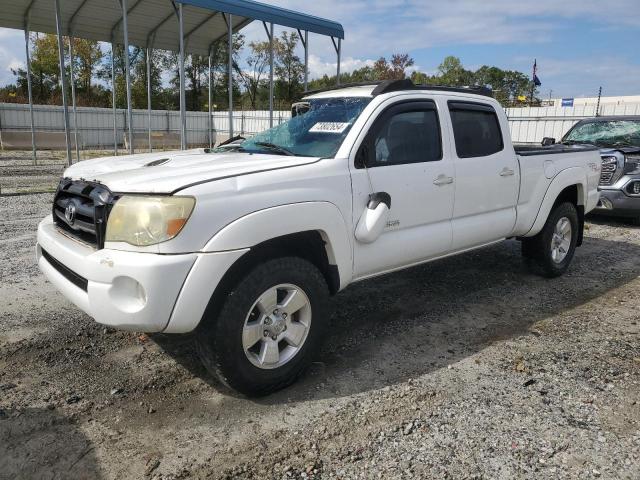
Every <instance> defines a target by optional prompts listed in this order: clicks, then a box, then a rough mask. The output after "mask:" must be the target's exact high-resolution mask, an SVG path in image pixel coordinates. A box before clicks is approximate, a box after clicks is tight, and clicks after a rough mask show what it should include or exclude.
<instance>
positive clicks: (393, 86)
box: [304, 78, 493, 97]
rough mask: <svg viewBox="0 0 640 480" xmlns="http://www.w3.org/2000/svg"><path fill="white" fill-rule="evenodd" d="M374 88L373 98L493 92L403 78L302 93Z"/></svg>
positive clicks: (491, 95) (478, 87) (486, 95)
mask: <svg viewBox="0 0 640 480" xmlns="http://www.w3.org/2000/svg"><path fill="white" fill-rule="evenodd" d="M368 86H375V88H374V89H373V91H372V92H371V95H373V96H374V97H376V96H378V95H382V94H383V93H390V92H400V91H405V90H432V91H438V92H457V93H473V94H475V95H483V96H485V97H493V91H492V90H491V89H490V88H487V87H483V86H480V85H470V86H464V87H450V86H447V85H416V84H414V83H413V82H412V81H411V80H410V79H408V78H405V79H402V80H383V81H378V82H362V83H347V84H343V85H336V86H334V87H330V88H323V89H319V90H311V91H306V92H304V95H312V94H315V93H322V92H331V91H333V90H341V89H343V88H349V87H368Z"/></svg>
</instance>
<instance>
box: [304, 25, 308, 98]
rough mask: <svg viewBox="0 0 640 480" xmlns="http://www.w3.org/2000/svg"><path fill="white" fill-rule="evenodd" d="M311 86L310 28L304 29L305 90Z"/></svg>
mask: <svg viewBox="0 0 640 480" xmlns="http://www.w3.org/2000/svg"><path fill="white" fill-rule="evenodd" d="M308 88H309V30H305V31H304V91H305V92H306V91H307V89H308Z"/></svg>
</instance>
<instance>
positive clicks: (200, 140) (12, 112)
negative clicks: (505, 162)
mask: <svg viewBox="0 0 640 480" xmlns="http://www.w3.org/2000/svg"><path fill="white" fill-rule="evenodd" d="M505 111H506V113H507V116H508V117H509V126H510V128H511V136H512V138H513V141H514V142H516V143H539V142H540V141H541V140H542V138H543V137H554V138H556V139H560V138H561V137H562V136H563V135H564V134H565V133H566V132H567V131H568V130H569V129H570V128H571V127H572V126H573V125H574V124H575V123H576V122H578V121H579V120H581V119H583V118H587V117H593V116H594V115H595V113H596V106H595V105H588V106H575V107H571V108H567V107H562V106H560V105H556V106H553V107H523V108H507V109H505ZM34 114H35V125H36V130H38V131H63V130H64V119H63V115H62V107H58V106H49V105H35V106H34ZM600 115H640V102H639V103H624V104H605V105H600ZM290 116H291V112H289V111H276V112H274V124H276V125H277V124H279V123H281V122H283V121H285V120H287V119H288V118H289V117H290ZM69 120H70V122H71V127H72V131H73V113H72V112H71V111H70V115H69ZM116 120H117V138H118V143H119V144H120V145H122V143H123V138H124V131H125V125H126V120H127V111H126V110H117V115H116ZM212 123H213V130H214V131H217V132H219V133H221V134H225V133H227V132H228V129H229V114H228V112H215V113H214V114H213V122H212ZM133 124H134V132H136V133H145V132H146V131H147V128H148V119H147V111H146V110H134V111H133ZM233 124H234V133H235V134H236V135H237V134H244V135H249V134H253V133H257V132H261V131H263V130H266V129H267V128H269V112H268V111H235V112H234V120H233ZM29 125H30V124H29V106H28V105H22V104H13V103H0V130H8V131H29V129H30V127H29ZM151 125H152V131H154V132H163V131H166V132H174V133H179V132H180V113H179V112H177V111H166V110H154V111H152V114H151ZM208 129H209V123H208V113H207V112H187V143H188V144H189V145H194V146H195V145H207V144H208V142H209V140H208V139H209V130H208ZM78 131H79V143H80V145H81V146H82V148H99V149H106V150H109V149H111V148H113V112H112V110H111V109H110V108H87V107H79V108H78ZM220 136H221V137H222V136H223V135H220Z"/></svg>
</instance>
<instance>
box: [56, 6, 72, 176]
mask: <svg viewBox="0 0 640 480" xmlns="http://www.w3.org/2000/svg"><path fill="white" fill-rule="evenodd" d="M54 3H55V9H56V32H57V35H58V61H59V64H60V82H61V84H62V110H63V112H64V136H65V141H66V142H67V165H69V166H71V136H70V133H69V131H70V127H69V106H68V105H67V76H66V69H65V66H64V41H63V39H62V17H61V15H60V0H54Z"/></svg>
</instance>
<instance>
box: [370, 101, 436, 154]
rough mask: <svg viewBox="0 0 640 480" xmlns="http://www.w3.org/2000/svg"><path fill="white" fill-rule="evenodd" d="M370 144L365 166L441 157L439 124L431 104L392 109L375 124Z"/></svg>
mask: <svg viewBox="0 0 640 480" xmlns="http://www.w3.org/2000/svg"><path fill="white" fill-rule="evenodd" d="M401 107H403V106H401ZM398 110H400V111H398ZM370 147H371V149H372V150H373V151H372V154H371V155H370V156H369V157H370V158H369V162H368V165H367V166H368V167H383V166H388V165H402V164H408V163H420V162H433V161H437V160H441V159H442V142H441V139H440V124H439V121H438V114H437V112H436V110H435V108H434V106H427V107H424V108H422V107H415V106H414V107H411V106H404V107H403V108H400V109H397V108H393V109H392V110H390V111H389V112H387V114H384V115H383V116H382V117H381V119H380V121H379V123H377V124H376V125H375V127H374V129H373V135H372V142H371V143H370Z"/></svg>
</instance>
